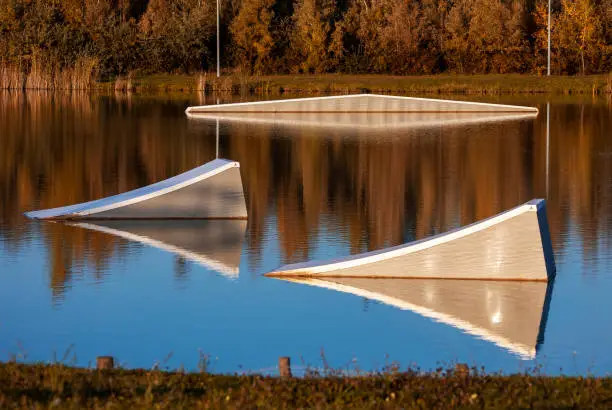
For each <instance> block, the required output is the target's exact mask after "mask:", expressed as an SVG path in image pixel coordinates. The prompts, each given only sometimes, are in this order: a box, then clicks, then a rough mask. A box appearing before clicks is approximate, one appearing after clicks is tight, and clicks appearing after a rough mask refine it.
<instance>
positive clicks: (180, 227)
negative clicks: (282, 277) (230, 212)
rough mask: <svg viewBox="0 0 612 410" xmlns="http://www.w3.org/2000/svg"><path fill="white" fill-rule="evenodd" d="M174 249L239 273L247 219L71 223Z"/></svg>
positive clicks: (221, 269)
mask: <svg viewBox="0 0 612 410" xmlns="http://www.w3.org/2000/svg"><path fill="white" fill-rule="evenodd" d="M70 225H72V226H77V227H81V228H85V229H91V230H94V231H98V232H104V233H108V234H111V235H115V236H118V237H121V238H124V239H127V240H130V241H134V242H140V243H143V244H145V245H148V246H152V247H155V248H158V249H162V250H165V251H168V252H172V253H174V254H176V255H178V256H181V257H183V258H185V259H188V260H191V261H194V262H196V263H198V264H200V265H202V266H204V267H205V268H207V269H210V270H214V271H216V272H219V273H221V274H223V275H225V276H227V277H231V278H235V277H238V274H239V266H240V258H241V255H242V243H243V240H244V234H245V231H246V226H247V221H245V220H104V221H92V222H87V223H85V222H79V223H70Z"/></svg>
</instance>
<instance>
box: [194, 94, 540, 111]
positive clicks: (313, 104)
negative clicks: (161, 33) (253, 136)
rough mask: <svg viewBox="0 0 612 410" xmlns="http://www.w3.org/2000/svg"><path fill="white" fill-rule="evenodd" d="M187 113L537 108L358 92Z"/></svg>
mask: <svg viewBox="0 0 612 410" xmlns="http://www.w3.org/2000/svg"><path fill="white" fill-rule="evenodd" d="M185 112H186V114H187V115H188V116H193V115H196V114H203V113H243V114H245V113H305V112H308V113H340V112H342V113H427V112H429V113H440V112H444V113H458V112H463V113H477V112H482V113H491V112H497V113H504V112H505V113H535V114H537V112H538V110H537V108H534V107H523V106H516V105H504V104H489V103H478V102H468V101H454V100H440V99H432V98H415V97H399V96H391V95H378V94H355V95H341V96H330V97H312V98H295V99H287V100H272V101H257V102H246V103H233V104H218V105H203V106H195V107H188V108H187V110H186V111H185Z"/></svg>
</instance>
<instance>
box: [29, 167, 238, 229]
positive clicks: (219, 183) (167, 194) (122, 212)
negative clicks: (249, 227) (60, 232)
mask: <svg viewBox="0 0 612 410" xmlns="http://www.w3.org/2000/svg"><path fill="white" fill-rule="evenodd" d="M25 215H26V216H27V217H28V218H32V219H45V220H74V219H246V218H247V211H246V203H245V199H244V191H243V188H242V180H241V178H240V164H239V163H238V162H235V161H230V160H226V159H215V160H213V161H210V162H208V163H206V164H204V165H201V166H199V167H197V168H194V169H192V170H189V171H187V172H184V173H182V174H179V175H176V176H174V177H171V178H168V179H166V180H163V181H160V182H156V183H154V184H151V185H147V186H145V187H142V188H138V189H135V190H132V191H128V192H124V193H121V194H118V195H114V196H109V197H106V198H102V199H97V200H94V201H90V202H84V203H80V204H76V205H69V206H63V207H60V208H52V209H45V210H41V211H32V212H26V214H25Z"/></svg>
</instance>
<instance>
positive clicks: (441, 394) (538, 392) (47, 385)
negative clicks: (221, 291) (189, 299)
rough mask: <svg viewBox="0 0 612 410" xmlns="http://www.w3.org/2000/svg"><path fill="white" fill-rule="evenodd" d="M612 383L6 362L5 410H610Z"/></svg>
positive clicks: (467, 374)
mask: <svg viewBox="0 0 612 410" xmlns="http://www.w3.org/2000/svg"><path fill="white" fill-rule="evenodd" d="M611 403H612V378H610V377H603V378H596V377H566V376H559V377H549V376H543V375H537V374H528V373H525V374H515V375H496V374H485V373H484V372H482V371H479V370H477V369H475V368H473V369H471V370H470V369H467V368H465V369H463V370H462V371H460V370H457V369H456V368H455V369H453V370H449V371H437V372H432V373H423V372H419V371H408V372H395V371H389V372H386V373H377V374H364V375H360V376H351V377H344V376H341V373H334V372H329V373H327V374H315V375H312V376H306V377H304V378H291V377H283V378H281V377H269V376H261V375H246V376H239V375H212V374H208V373H185V372H180V371H172V372H171V371H159V370H124V369H112V370H92V369H81V368H72V367H67V366H64V365H59V364H57V365H43V364H31V365H28V364H17V363H5V364H2V363H0V408H4V407H7V408H13V407H19V408H41V407H44V408H51V407H53V408H102V407H104V408H152V407H155V408H227V409H242V408H256V407H257V408H427V409H451V408H606V407H608V406H610V404H611Z"/></svg>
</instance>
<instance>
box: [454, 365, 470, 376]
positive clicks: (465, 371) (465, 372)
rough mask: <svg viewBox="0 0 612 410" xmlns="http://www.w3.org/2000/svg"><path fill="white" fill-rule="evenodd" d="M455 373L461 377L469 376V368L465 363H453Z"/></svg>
mask: <svg viewBox="0 0 612 410" xmlns="http://www.w3.org/2000/svg"><path fill="white" fill-rule="evenodd" d="M455 374H456V375H457V376H461V377H466V376H469V374H470V368H469V367H468V365H467V364H465V363H457V364H456V365H455Z"/></svg>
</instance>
